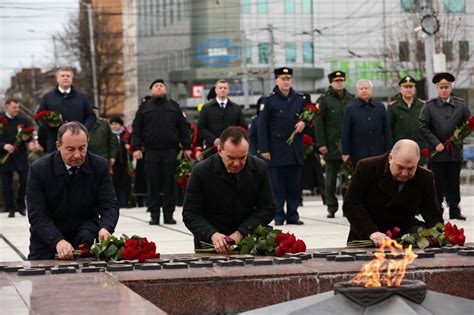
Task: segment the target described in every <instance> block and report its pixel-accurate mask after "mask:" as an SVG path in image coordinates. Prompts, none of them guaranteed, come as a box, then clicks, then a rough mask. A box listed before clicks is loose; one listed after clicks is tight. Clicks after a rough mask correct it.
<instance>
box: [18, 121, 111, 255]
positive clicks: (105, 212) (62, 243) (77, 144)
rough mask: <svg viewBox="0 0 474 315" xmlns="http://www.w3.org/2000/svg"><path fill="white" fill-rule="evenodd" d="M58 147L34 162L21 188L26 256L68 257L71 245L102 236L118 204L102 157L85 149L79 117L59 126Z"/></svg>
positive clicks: (104, 236)
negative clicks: (27, 232)
mask: <svg viewBox="0 0 474 315" xmlns="http://www.w3.org/2000/svg"><path fill="white" fill-rule="evenodd" d="M57 149H58V151H56V152H53V153H50V154H48V155H46V156H44V157H42V158H41V159H39V160H37V161H36V162H34V163H33V164H32V165H31V167H30V174H29V177H28V184H27V190H26V198H27V206H28V219H29V221H30V254H29V255H28V260H38V259H54V255H55V254H57V255H58V257H59V258H60V259H72V258H73V251H74V248H77V247H78V246H80V245H83V244H84V245H87V246H90V245H92V244H93V243H94V239H95V238H96V237H97V238H98V239H99V241H102V240H104V239H106V238H107V237H108V236H109V235H110V234H111V233H113V232H114V230H115V225H116V224H117V221H118V216H119V208H118V203H117V199H116V197H115V192H114V187H113V185H112V179H111V177H110V173H109V165H108V162H107V160H106V159H104V158H102V157H100V156H98V155H94V154H91V153H88V152H87V129H86V128H85V127H84V125H82V124H81V123H78V122H69V123H66V124H63V125H62V126H61V127H60V128H59V131H58V142H57Z"/></svg>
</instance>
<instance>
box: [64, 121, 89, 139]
mask: <svg viewBox="0 0 474 315" xmlns="http://www.w3.org/2000/svg"><path fill="white" fill-rule="evenodd" d="M68 130H69V131H71V134H73V135H78V134H80V133H81V131H82V132H84V133H85V134H86V137H87V138H88V139H89V133H88V132H87V128H86V127H85V126H84V125H83V124H81V123H80V122H78V121H70V122H67V123H65V124H63V125H61V127H59V130H58V142H59V143H63V136H64V134H65V133H66V132H67V131H68Z"/></svg>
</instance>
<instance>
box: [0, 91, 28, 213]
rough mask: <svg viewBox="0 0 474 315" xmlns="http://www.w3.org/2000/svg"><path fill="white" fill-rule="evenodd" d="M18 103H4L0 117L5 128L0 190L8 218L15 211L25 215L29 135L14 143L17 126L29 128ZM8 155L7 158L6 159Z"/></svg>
mask: <svg viewBox="0 0 474 315" xmlns="http://www.w3.org/2000/svg"><path fill="white" fill-rule="evenodd" d="M19 112H20V103H19V101H18V100H17V99H14V98H10V99H7V100H6V102H5V113H3V114H2V115H1V116H2V118H3V119H4V121H5V122H6V123H5V124H6V125H7V127H3V128H4V129H3V132H2V133H1V135H0V148H1V150H2V151H3V152H2V154H1V157H0V160H3V159H5V161H4V162H3V163H1V164H0V173H1V175H2V190H3V200H4V201H5V208H6V210H7V211H8V212H9V214H8V217H9V218H12V217H14V216H15V211H18V212H19V213H20V214H21V215H25V214H26V213H25V188H26V178H27V177H28V155H27V152H26V151H27V150H26V142H28V141H29V140H31V136H30V135H21V136H20V140H21V142H20V143H16V142H17V141H16V136H17V133H18V126H19V125H23V126H24V127H29V126H31V123H30V121H29V120H28V119H27V118H26V117H24V116H23V115H20V114H19ZM7 155H8V157H7ZM13 172H17V173H18V177H19V184H20V185H19V187H18V193H17V198H16V206H15V202H14V200H13V195H14V194H13V188H12V186H13Z"/></svg>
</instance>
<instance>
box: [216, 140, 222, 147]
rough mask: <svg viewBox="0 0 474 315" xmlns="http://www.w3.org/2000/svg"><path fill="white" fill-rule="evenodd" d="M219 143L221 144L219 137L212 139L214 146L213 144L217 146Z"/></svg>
mask: <svg viewBox="0 0 474 315" xmlns="http://www.w3.org/2000/svg"><path fill="white" fill-rule="evenodd" d="M219 144H221V139H219V138H216V140H214V146H215V147H218V146H219Z"/></svg>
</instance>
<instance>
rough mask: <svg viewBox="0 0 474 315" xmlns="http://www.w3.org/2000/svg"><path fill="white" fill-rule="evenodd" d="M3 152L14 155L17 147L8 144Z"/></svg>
mask: <svg viewBox="0 0 474 315" xmlns="http://www.w3.org/2000/svg"><path fill="white" fill-rule="evenodd" d="M3 150H5V151H7V152H8V153H13V152H14V151H15V146H14V145H11V144H10V143H7V144H5V145H4V146H3Z"/></svg>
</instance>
